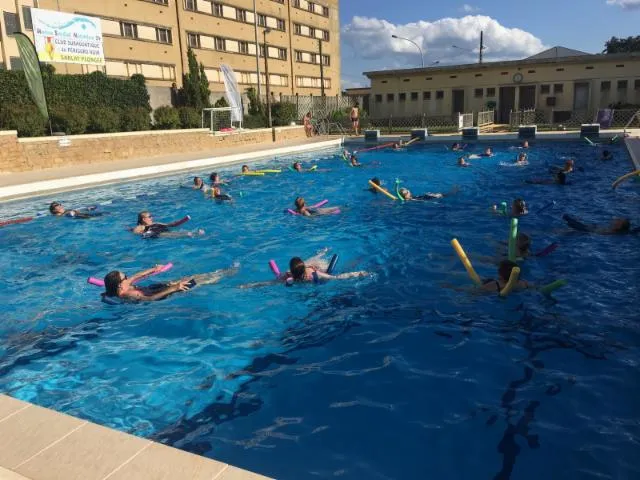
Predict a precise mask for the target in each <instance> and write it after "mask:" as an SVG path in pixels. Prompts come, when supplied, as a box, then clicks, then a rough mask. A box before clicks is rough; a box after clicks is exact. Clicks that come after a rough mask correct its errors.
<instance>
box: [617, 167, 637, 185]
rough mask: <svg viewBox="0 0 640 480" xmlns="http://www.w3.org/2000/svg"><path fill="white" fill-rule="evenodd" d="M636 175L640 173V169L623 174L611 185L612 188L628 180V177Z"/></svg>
mask: <svg viewBox="0 0 640 480" xmlns="http://www.w3.org/2000/svg"><path fill="white" fill-rule="evenodd" d="M635 175H640V170H635V171H633V172H631V173H627V174H625V175H622V176H621V177H620V178H618V179H617V180H616V181H615V182H613V184H612V185H611V188H616V187H617V186H618V185H620V184H621V183H622V182H624V181H625V180H627V179H628V178H631V177H633V176H635Z"/></svg>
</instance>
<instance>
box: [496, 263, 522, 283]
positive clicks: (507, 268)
mask: <svg viewBox="0 0 640 480" xmlns="http://www.w3.org/2000/svg"><path fill="white" fill-rule="evenodd" d="M517 266H518V264H517V263H515V262H512V261H510V260H502V261H501V262H500V263H499V264H498V276H499V277H500V280H502V282H504V283H507V282H508V281H509V277H510V276H511V271H512V270H513V269H514V268H516V267H517Z"/></svg>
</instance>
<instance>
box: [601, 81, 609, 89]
mask: <svg viewBox="0 0 640 480" xmlns="http://www.w3.org/2000/svg"><path fill="white" fill-rule="evenodd" d="M609 90H611V82H609V81H606V82H601V83H600V91H601V92H608V91H609Z"/></svg>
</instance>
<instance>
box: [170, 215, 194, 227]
mask: <svg viewBox="0 0 640 480" xmlns="http://www.w3.org/2000/svg"><path fill="white" fill-rule="evenodd" d="M189 220H191V216H190V215H187V216H186V217H183V218H181V219H180V220H177V221H175V222H171V223H167V227H179V226H180V225H182V224H183V223H187V222H188V221H189Z"/></svg>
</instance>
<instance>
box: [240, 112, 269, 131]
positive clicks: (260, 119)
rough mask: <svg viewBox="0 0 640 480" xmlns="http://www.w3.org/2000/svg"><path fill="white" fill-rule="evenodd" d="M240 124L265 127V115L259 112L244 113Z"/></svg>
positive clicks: (246, 126)
mask: <svg viewBox="0 0 640 480" xmlns="http://www.w3.org/2000/svg"><path fill="white" fill-rule="evenodd" d="M242 126H243V127H244V128H266V127H267V117H265V116H264V115H261V114H257V115H245V116H244V120H243V123H242Z"/></svg>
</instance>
